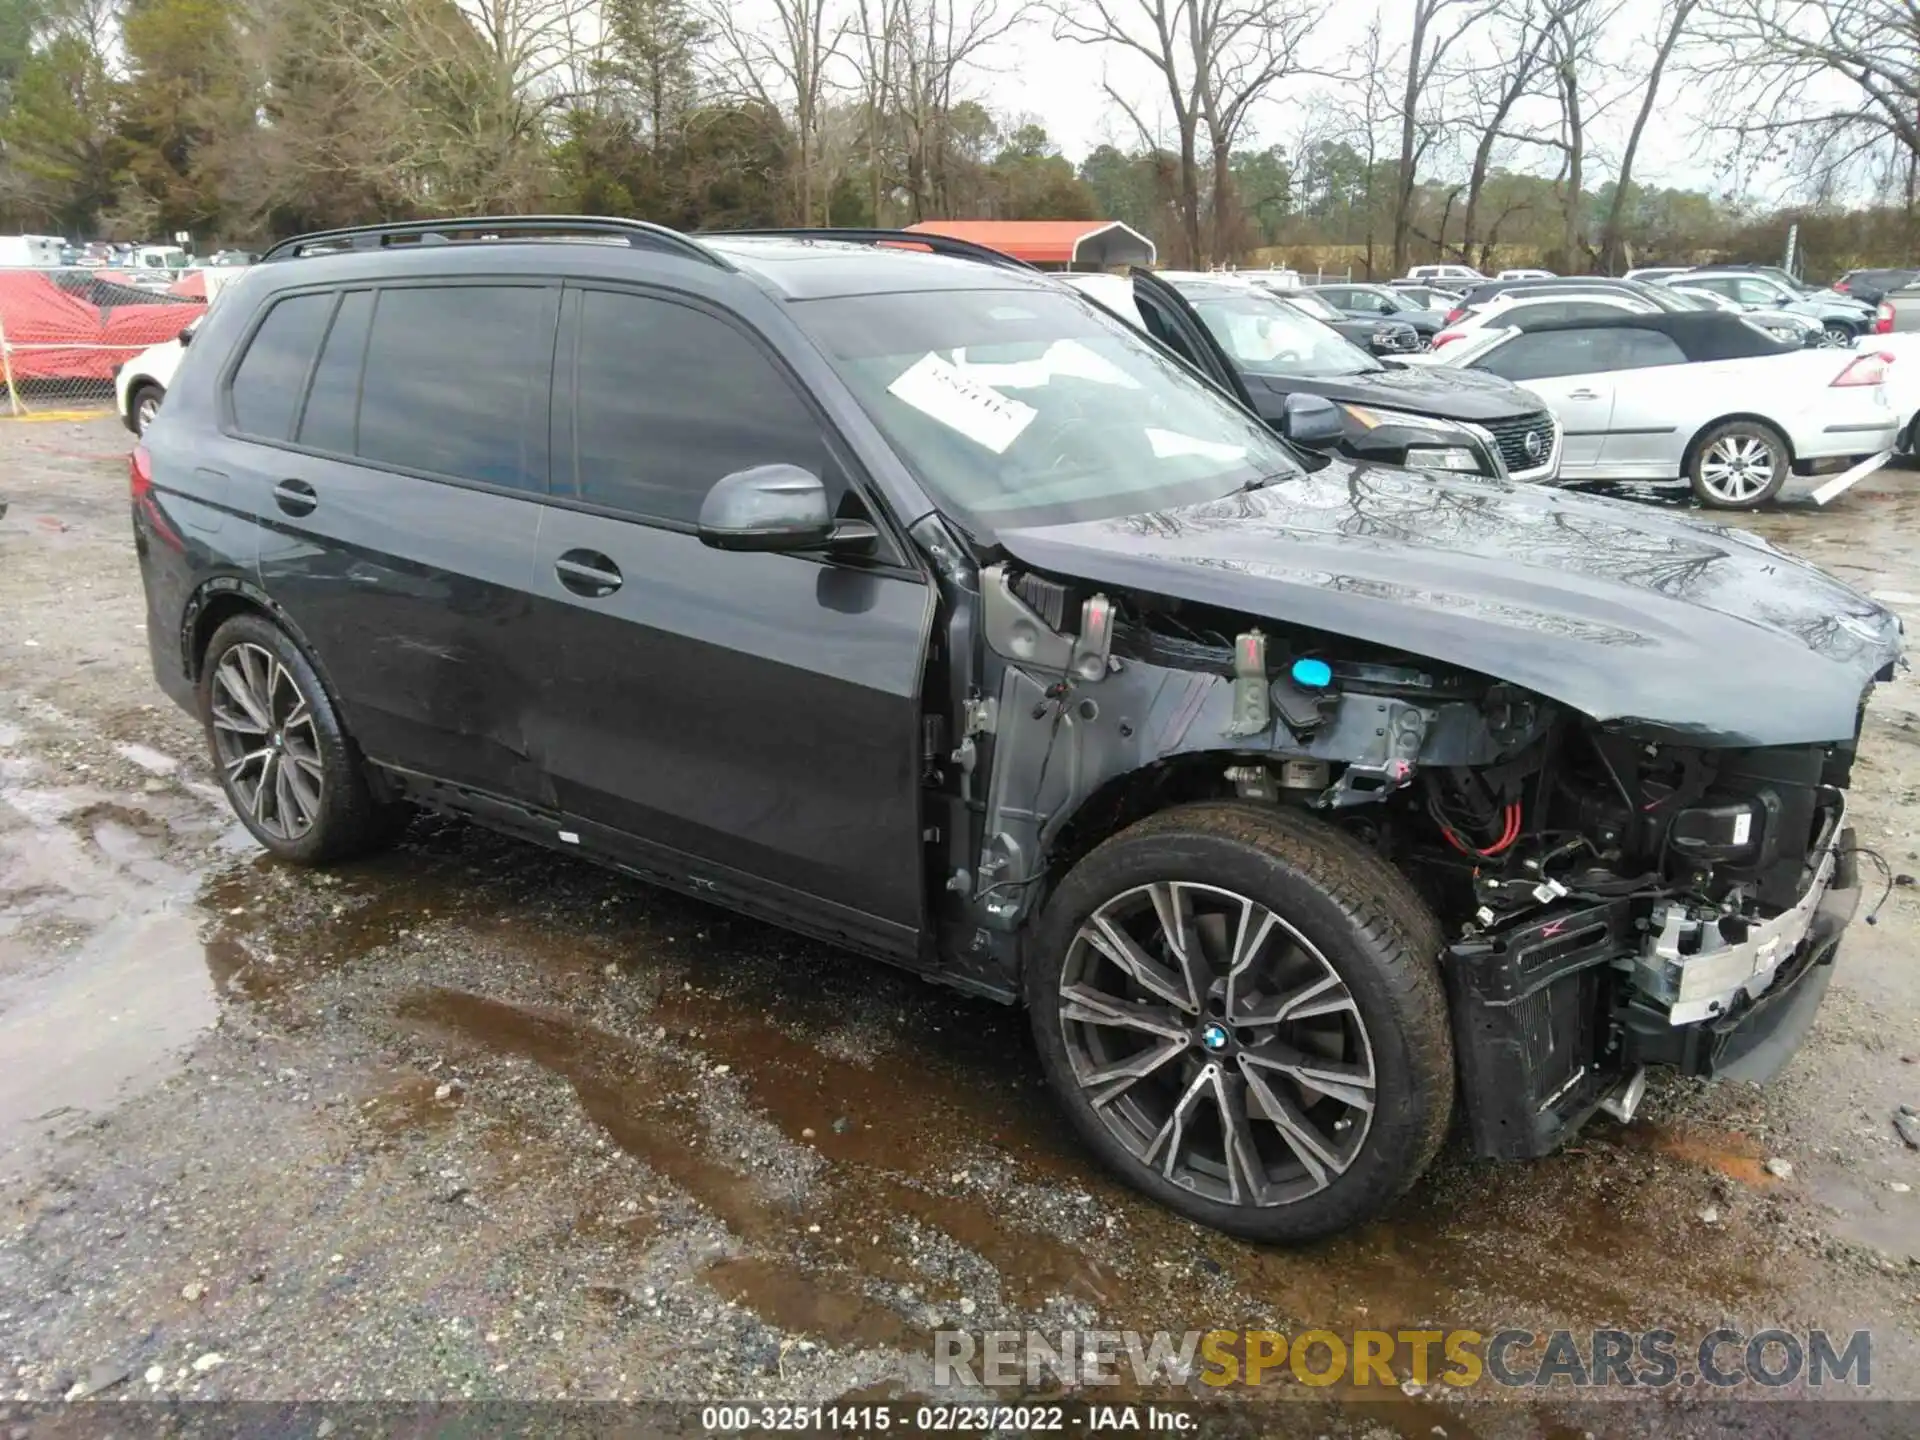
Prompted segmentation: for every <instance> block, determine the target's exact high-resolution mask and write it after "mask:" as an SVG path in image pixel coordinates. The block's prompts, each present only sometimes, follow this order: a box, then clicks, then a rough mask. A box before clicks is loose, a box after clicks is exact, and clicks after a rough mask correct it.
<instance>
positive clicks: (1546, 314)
mask: <svg viewBox="0 0 1920 1440" xmlns="http://www.w3.org/2000/svg"><path fill="white" fill-rule="evenodd" d="M1659 313H1660V309H1659V307H1658V306H1656V305H1654V304H1653V303H1652V302H1651V301H1648V300H1645V299H1642V298H1641V297H1640V296H1637V295H1626V294H1615V293H1612V292H1610V291H1606V290H1589V291H1569V292H1566V293H1564V294H1561V293H1555V294H1551V295H1529V294H1515V293H1513V292H1511V291H1509V292H1507V293H1505V294H1501V295H1496V296H1494V297H1493V299H1491V300H1489V301H1488V302H1487V303H1486V304H1484V305H1481V306H1477V307H1476V308H1474V309H1472V310H1470V311H1468V312H1467V314H1466V315H1464V316H1463V317H1462V318H1461V319H1459V320H1457V321H1455V322H1454V323H1453V324H1451V325H1449V326H1448V327H1447V328H1446V329H1445V330H1442V331H1441V332H1440V333H1439V334H1438V335H1436V336H1435V337H1434V342H1433V348H1434V350H1435V351H1436V352H1439V351H1443V350H1445V349H1446V348H1447V347H1448V346H1449V345H1458V344H1459V343H1460V342H1461V341H1463V340H1467V339H1470V338H1471V337H1472V336H1474V335H1476V334H1478V333H1479V332H1480V331H1482V330H1486V329H1491V328H1501V327H1508V326H1513V325H1517V324H1519V323H1520V322H1521V321H1522V320H1527V321H1534V322H1541V321H1553V320H1604V319H1606V318H1608V317H1609V316H1612V315H1619V314H1632V315H1657V314H1659Z"/></svg>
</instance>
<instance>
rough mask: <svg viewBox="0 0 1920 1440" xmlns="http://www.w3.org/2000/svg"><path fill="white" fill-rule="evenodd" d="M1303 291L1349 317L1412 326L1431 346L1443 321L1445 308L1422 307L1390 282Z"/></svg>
mask: <svg viewBox="0 0 1920 1440" xmlns="http://www.w3.org/2000/svg"><path fill="white" fill-rule="evenodd" d="M1306 293H1307V294H1309V295H1317V296H1319V297H1320V299H1322V300H1324V301H1326V302H1327V304H1329V305H1331V306H1332V307H1333V308H1334V309H1336V310H1338V311H1339V312H1340V313H1341V314H1342V315H1344V316H1346V317H1348V318H1349V319H1355V320H1366V319H1386V320H1398V321H1400V322H1401V323H1402V324H1405V325H1411V326H1412V327H1413V329H1414V333H1415V334H1417V335H1419V337H1420V340H1421V343H1422V344H1425V345H1431V344H1432V343H1433V337H1434V336H1435V335H1437V334H1439V333H1440V329H1441V327H1442V326H1443V325H1445V324H1446V318H1447V317H1446V314H1445V310H1444V309H1442V310H1432V309H1428V308H1426V307H1423V306H1422V305H1420V304H1419V303H1417V302H1416V301H1415V300H1414V299H1413V298H1412V296H1410V295H1408V294H1406V293H1405V292H1403V291H1398V290H1395V289H1394V288H1393V287H1392V286H1390V285H1354V284H1340V285H1313V286H1309V287H1308V289H1307V291H1306ZM1449 303H1451V302H1449Z"/></svg>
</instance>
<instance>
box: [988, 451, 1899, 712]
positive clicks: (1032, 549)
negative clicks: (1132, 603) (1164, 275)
mask: <svg viewBox="0 0 1920 1440" xmlns="http://www.w3.org/2000/svg"><path fill="white" fill-rule="evenodd" d="M998 538H999V540H1000V543H1001V544H1002V545H1003V546H1004V547H1005V548H1006V550H1007V551H1008V552H1009V553H1010V554H1011V555H1013V556H1014V557H1015V559H1017V560H1019V561H1021V562H1022V563H1024V564H1027V565H1031V566H1033V567H1035V568H1037V569H1042V570H1048V571H1052V572H1054V573H1056V574H1060V575H1064V576H1069V577H1073V578H1076V579H1079V580H1081V581H1084V582H1086V583H1090V584H1096V585H1102V586H1107V587H1112V588H1115V589H1135V590H1141V591H1146V592H1149V593H1152V594H1158V595H1166V596H1171V597H1176V598H1179V599H1184V600H1189V601H1194V602H1198V603H1204V604H1208V605H1216V606H1219V607H1220V608H1222V609H1225V610H1230V611H1237V612H1239V613H1241V614H1244V615H1248V616H1251V617H1254V618H1257V619H1260V620H1264V621H1267V622H1269V623H1270V624H1272V625H1273V626H1274V627H1276V629H1278V628H1282V627H1286V626H1297V627H1300V628H1302V629H1310V630H1320V631H1325V632H1329V633H1332V634H1337V635H1346V636H1350V637H1352V638H1354V639H1357V640H1363V641H1369V642H1372V643H1374V644H1379V645H1386V646H1392V647H1394V648H1396V649H1401V650H1405V651H1407V652H1410V653H1412V654H1414V655H1420V656H1425V657H1427V658H1430V659H1432V660H1434V661H1437V662H1440V663H1444V664H1450V665H1456V666H1460V667H1463V668H1465V669H1470V670H1476V671H1479V672H1480V673H1482V674H1485V675H1490V676H1493V677H1495V678H1497V679H1501V680H1505V681H1508V682H1509V683H1511V684H1515V685H1520V686H1524V687H1525V688H1527V689H1529V690H1532V691H1535V692H1537V693H1538V694H1541V695H1545V696H1547V697H1549V698H1550V699H1553V700H1557V701H1559V702H1561V703H1562V704H1564V705H1567V706H1569V707H1571V708H1572V709H1574V710H1578V711H1580V712H1582V713H1583V714H1586V715H1588V716H1591V717H1592V718H1594V719H1596V720H1601V721H1618V722H1622V723H1630V724H1636V725H1638V726H1640V727H1644V728H1648V729H1656V730H1661V731H1669V732H1678V733H1680V734H1684V735H1686V736H1688V737H1690V738H1692V739H1694V740H1696V741H1697V742H1699V743H1705V744H1720V745H1790V744H1805V743H1812V742H1817V741H1827V740H1847V739H1850V738H1852V736H1853V735H1854V733H1855V730H1856V725H1857V718H1858V707H1859V704H1860V701H1861V697H1862V694H1863V692H1864V691H1865V689H1866V686H1867V684H1868V682H1869V681H1871V680H1872V679H1873V678H1874V676H1875V675H1876V674H1878V673H1879V672H1880V671H1882V670H1883V669H1885V668H1886V667H1887V666H1888V665H1889V664H1890V663H1891V662H1892V661H1893V660H1895V659H1896V658H1897V656H1898V655H1899V653H1900V644H1901V637H1900V627H1899V621H1898V620H1897V619H1896V618H1895V617H1894V616H1893V615H1892V614H1891V613H1890V612H1888V611H1887V610H1885V609H1883V608H1882V607H1881V606H1879V605H1876V604H1874V603H1873V602H1872V601H1871V600H1868V599H1867V598H1865V597H1864V596H1862V595H1860V594H1859V593H1858V592H1856V591H1854V590H1852V589H1849V588H1848V587H1847V586H1845V585H1843V584H1841V583H1840V582H1839V581H1838V580H1835V579H1833V578H1832V577H1831V576H1829V575H1826V574H1824V573H1823V572H1821V571H1820V570H1818V569H1816V568H1814V567H1813V566H1812V565H1809V564H1807V563H1806V562H1805V561H1803V560H1799V559H1796V558H1795V557H1793V556H1791V555H1788V554H1786V553H1785V552H1783V551H1780V550H1777V549H1775V548H1774V547H1773V546H1771V545H1769V544H1767V543H1766V542H1765V541H1763V540H1760V539H1758V538H1756V537H1754V536H1752V535H1749V534H1747V533H1745V532H1743V531H1739V530H1734V529H1731V528H1728V527H1725V526H1719V525H1709V524H1703V523H1699V522H1696V521H1691V520H1688V519H1684V518H1682V517H1680V516H1677V515H1670V514H1663V513H1661V512H1659V511H1656V510H1651V509H1648V508H1646V507H1644V506H1636V505H1634V504H1631V503H1629V502H1625V501H1619V500H1608V499H1602V498H1599V497H1595V496H1588V495H1580V494H1573V493H1567V492H1563V491H1556V490H1548V489H1541V488H1537V487H1531V486H1524V485H1516V484H1512V483H1510V482H1505V481H1496V480H1476V479H1473V478H1470V477H1458V478H1449V479H1444V480H1443V479H1427V478H1424V477H1418V476H1413V475H1410V474H1408V473H1407V472H1405V471H1400V470H1391V469H1385V468H1379V467H1371V466H1353V465H1349V464H1346V463H1343V462H1335V463H1333V464H1331V465H1328V466H1327V467H1326V468H1324V469H1322V470H1320V471H1318V472H1317V473H1315V474H1313V475H1310V476H1306V477H1304V478H1302V479H1299V480H1293V481H1282V482H1280V483H1278V484H1275V485H1271V486H1269V487H1268V488H1266V489H1264V490H1256V491H1252V492H1249V493H1247V494H1242V495H1231V496H1228V497H1226V498H1225V499H1222V500H1215V501H1209V502H1206V503H1203V504H1199V505H1188V506H1182V507H1179V508H1176V509H1170V510H1160V511H1152V512H1148V513H1144V514H1137V515H1127V516H1122V517H1119V518H1117V519H1112V520H1095V521H1083V522H1079V523H1075V524H1067V525H1048V526H1033V527H1028V528H1024V529H1013V530H1005V531H1002V532H1000V535H999V537H998Z"/></svg>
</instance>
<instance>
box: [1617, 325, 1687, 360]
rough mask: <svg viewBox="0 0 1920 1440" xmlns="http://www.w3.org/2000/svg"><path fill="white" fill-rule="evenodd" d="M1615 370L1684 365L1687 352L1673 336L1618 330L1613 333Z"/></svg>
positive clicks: (1644, 331)
mask: <svg viewBox="0 0 1920 1440" xmlns="http://www.w3.org/2000/svg"><path fill="white" fill-rule="evenodd" d="M1613 351H1614V355H1613V368H1614V369H1615V370H1648V369H1652V368H1653V367H1655V366H1657V365H1684V364H1686V363H1687V354H1686V351H1684V350H1682V349H1681V348H1680V347H1679V346H1678V345H1677V344H1675V343H1674V339H1673V337H1672V336H1671V335H1662V334H1661V333H1660V332H1659V331H1658V330H1616V331H1614V332H1613Z"/></svg>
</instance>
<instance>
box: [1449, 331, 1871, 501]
mask: <svg viewBox="0 0 1920 1440" xmlns="http://www.w3.org/2000/svg"><path fill="white" fill-rule="evenodd" d="M1441 354H1442V355H1443V356H1445V358H1446V362H1447V363H1448V364H1450V365H1459V366H1466V367H1470V368H1472V369H1477V370H1484V371H1487V372H1488V373H1490V374H1494V375H1498V376H1501V377H1502V378H1503V379H1507V380H1512V381H1514V382H1515V383H1516V384H1519V385H1522V386H1524V387H1525V388H1526V389H1528V390H1531V391H1532V392H1533V393H1535V394H1536V395H1538V396H1540V397H1541V399H1543V400H1544V401H1546V402H1547V404H1548V405H1549V406H1550V407H1551V408H1552V410H1553V413H1554V414H1555V415H1556V416H1557V417H1558V418H1559V421H1560V424H1561V426H1562V428H1563V429H1564V431H1565V434H1566V442H1565V447H1564V452H1563V454H1562V457H1561V463H1560V473H1561V476H1562V478H1564V479H1570V480H1571V479H1615V480H1653V481H1669V480H1672V481H1679V480H1684V481H1686V482H1688V483H1689V484H1691V485H1692V487H1693V493H1694V496H1695V498H1697V499H1698V500H1699V501H1700V503H1701V504H1703V505H1706V506H1709V507H1711V508H1714V509H1723V510H1750V509H1753V508H1755V507H1757V506H1759V505H1762V504H1765V503H1766V502H1767V501H1769V500H1771V499H1772V498H1773V497H1774V496H1776V495H1778V494H1779V493H1780V491H1781V490H1782V489H1783V488H1784V487H1785V486H1786V484H1787V482H1788V480H1789V479H1790V478H1791V477H1792V476H1794V475H1796V474H1798V475H1813V474H1817V473H1824V472H1827V471H1831V470H1834V469H1839V470H1842V471H1844V473H1843V474H1841V475H1840V476H1839V477H1838V478H1836V479H1834V480H1831V481H1829V482H1828V483H1826V484H1824V485H1822V486H1821V487H1820V489H1819V491H1818V492H1817V493H1819V494H1821V495H1822V496H1828V497H1830V496H1831V495H1833V494H1838V493H1839V492H1840V491H1841V490H1844V489H1845V488H1847V486H1849V485H1852V484H1854V483H1856V482H1857V481H1859V480H1860V479H1862V478H1864V477H1865V476H1866V475H1869V474H1871V473H1872V472H1873V471H1874V470H1876V469H1878V468H1879V467H1880V466H1881V465H1883V464H1884V463H1885V462H1886V460H1887V458H1888V455H1889V453H1890V451H1891V449H1892V446H1893V444H1894V440H1895V438H1896V434H1897V421H1896V417H1895V416H1894V414H1893V411H1892V409H1891V408H1890V406H1889V403H1888V399H1887V393H1886V388H1885V383H1884V382H1885V379H1886V370H1887V364H1888V361H1887V359H1886V357H1884V356H1882V355H1879V354H1865V355H1853V354H1848V355H1837V354H1835V353H1833V352H1832V351H1829V350H1806V349H1794V348H1791V347H1789V346H1786V345H1783V344H1781V343H1779V342H1777V341H1775V340H1773V339H1771V338H1770V337H1768V336H1767V335H1765V334H1764V333H1763V332H1761V331H1760V330H1758V329H1756V328H1755V327H1754V326H1752V325H1749V324H1747V323H1746V321H1745V319H1744V318H1743V317H1741V316H1736V315H1726V314H1721V313H1718V312H1713V311H1701V312H1697V313H1687V314H1665V313H1662V314H1657V315H1634V314H1628V313H1626V312H1624V311H1622V312H1620V313H1617V314H1613V315H1609V316H1604V317H1600V316H1588V317H1583V318H1579V319H1572V320H1545V321H1539V322H1534V321H1529V320H1527V319H1525V318H1524V317H1522V318H1519V319H1517V320H1515V321H1514V322H1513V323H1512V324H1511V325H1510V326H1504V327H1496V328H1488V329H1485V330H1483V331H1481V332H1480V333H1479V334H1478V335H1477V336H1474V337H1470V338H1469V339H1466V340H1463V341H1461V342H1459V343H1458V344H1455V345H1449V346H1447V347H1446V348H1445V349H1444V350H1443V351H1442V352H1441Z"/></svg>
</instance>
